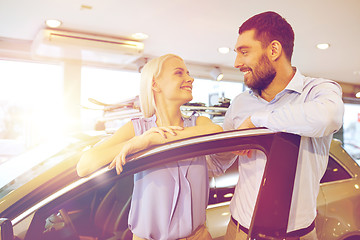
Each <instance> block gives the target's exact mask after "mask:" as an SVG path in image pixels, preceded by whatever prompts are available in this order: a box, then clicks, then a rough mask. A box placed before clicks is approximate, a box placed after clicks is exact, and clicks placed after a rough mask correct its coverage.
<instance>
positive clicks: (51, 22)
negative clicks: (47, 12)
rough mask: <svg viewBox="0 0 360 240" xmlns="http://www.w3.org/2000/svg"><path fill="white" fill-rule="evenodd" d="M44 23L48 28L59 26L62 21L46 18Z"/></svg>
mask: <svg viewBox="0 0 360 240" xmlns="http://www.w3.org/2000/svg"><path fill="white" fill-rule="evenodd" d="M45 24H46V26H48V27H49V28H57V27H60V26H61V24H62V22H61V21H60V20H56V19H48V20H46V21H45Z"/></svg>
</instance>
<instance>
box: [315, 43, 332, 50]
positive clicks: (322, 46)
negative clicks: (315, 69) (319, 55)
mask: <svg viewBox="0 0 360 240" xmlns="http://www.w3.org/2000/svg"><path fill="white" fill-rule="evenodd" d="M316 47H317V48H318V49H321V50H325V49H328V48H329V47H330V44H328V43H319V44H318V45H316Z"/></svg>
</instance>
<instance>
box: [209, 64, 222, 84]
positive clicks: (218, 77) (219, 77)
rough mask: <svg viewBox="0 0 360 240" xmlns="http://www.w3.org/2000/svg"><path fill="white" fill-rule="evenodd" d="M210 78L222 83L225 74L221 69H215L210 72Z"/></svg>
mask: <svg viewBox="0 0 360 240" xmlns="http://www.w3.org/2000/svg"><path fill="white" fill-rule="evenodd" d="M210 76H211V77H212V78H213V79H214V80H216V81H221V80H222V79H223V77H224V74H223V73H222V72H221V70H220V68H219V67H214V68H213V69H212V70H211V72H210Z"/></svg>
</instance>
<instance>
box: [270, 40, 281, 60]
mask: <svg viewBox="0 0 360 240" xmlns="http://www.w3.org/2000/svg"><path fill="white" fill-rule="evenodd" d="M281 54H282V46H281V43H280V42H279V41H277V40H274V41H272V42H271V43H270V45H269V55H270V56H269V59H270V60H272V61H276V60H278V59H279V57H280V56H281Z"/></svg>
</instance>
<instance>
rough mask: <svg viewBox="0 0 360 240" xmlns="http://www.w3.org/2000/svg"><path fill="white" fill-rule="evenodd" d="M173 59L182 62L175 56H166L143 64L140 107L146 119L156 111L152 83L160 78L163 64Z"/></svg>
mask: <svg viewBox="0 0 360 240" xmlns="http://www.w3.org/2000/svg"><path fill="white" fill-rule="evenodd" d="M173 57H176V58H179V59H181V60H183V59H182V58H181V57H179V56H177V55H175V54H166V55H163V56H160V57H157V58H154V59H152V60H150V61H149V62H148V63H146V64H145V66H144V67H143V69H142V71H141V82H140V107H141V111H142V113H143V116H144V117H146V118H148V117H151V116H153V115H154V114H155V112H156V111H157V108H156V104H155V98H154V93H153V90H152V86H153V81H154V80H155V79H156V78H157V77H159V76H160V73H161V72H162V68H163V65H164V62H165V61H166V60H167V59H169V58H173Z"/></svg>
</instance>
